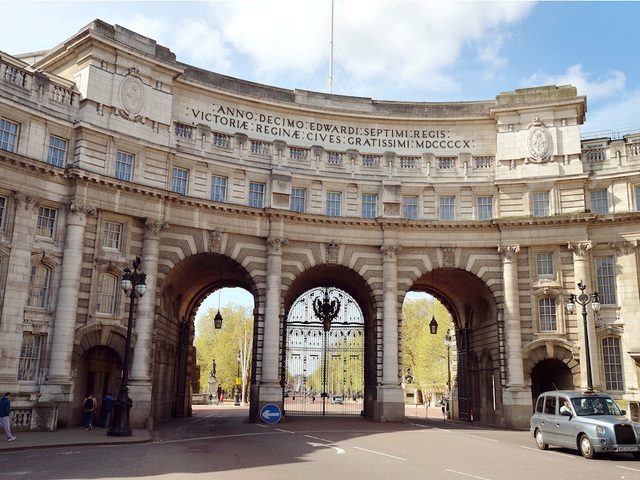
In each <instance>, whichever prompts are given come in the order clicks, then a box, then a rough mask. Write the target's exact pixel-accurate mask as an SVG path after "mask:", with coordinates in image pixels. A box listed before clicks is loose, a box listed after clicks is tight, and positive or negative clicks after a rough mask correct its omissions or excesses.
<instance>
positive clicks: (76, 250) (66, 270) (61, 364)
mask: <svg viewBox="0 0 640 480" xmlns="http://www.w3.org/2000/svg"><path fill="white" fill-rule="evenodd" d="M95 213H96V210H95V208H91V207H87V206H85V205H77V204H75V203H72V204H71V205H69V207H68V213H67V225H66V227H67V228H66V237H65V245H64V253H63V257H62V267H61V269H60V288H59V289H58V300H57V304H56V305H57V307H56V313H55V318H54V321H53V335H52V339H51V350H50V352H51V358H50V363H49V374H48V375H47V380H46V382H45V383H46V384H49V385H60V387H59V388H60V389H59V390H58V391H57V392H51V393H62V394H67V393H70V390H67V389H70V386H71V356H72V353H73V339H74V332H75V328H76V315H77V310H78V294H79V293H80V274H81V269H82V254H83V252H84V233H85V227H86V225H87V215H95ZM69 400H70V399H69Z"/></svg>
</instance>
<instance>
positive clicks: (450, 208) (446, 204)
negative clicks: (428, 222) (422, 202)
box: [440, 197, 456, 220]
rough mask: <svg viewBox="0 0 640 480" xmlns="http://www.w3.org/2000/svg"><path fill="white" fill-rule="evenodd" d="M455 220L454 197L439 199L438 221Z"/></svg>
mask: <svg viewBox="0 0 640 480" xmlns="http://www.w3.org/2000/svg"><path fill="white" fill-rule="evenodd" d="M455 219H456V197H440V220H455Z"/></svg>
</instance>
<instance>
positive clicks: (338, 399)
mask: <svg viewBox="0 0 640 480" xmlns="http://www.w3.org/2000/svg"><path fill="white" fill-rule="evenodd" d="M343 402H344V400H343V399H342V395H331V403H336V404H338V405H342V403H343Z"/></svg>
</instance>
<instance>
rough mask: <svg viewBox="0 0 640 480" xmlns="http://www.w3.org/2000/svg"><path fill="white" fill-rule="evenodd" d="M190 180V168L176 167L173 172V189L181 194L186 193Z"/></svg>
mask: <svg viewBox="0 0 640 480" xmlns="http://www.w3.org/2000/svg"><path fill="white" fill-rule="evenodd" d="M188 182H189V170H186V169H184V168H176V167H174V168H173V172H172V174H171V191H172V192H175V193H179V194H180V195H186V194H187V183H188Z"/></svg>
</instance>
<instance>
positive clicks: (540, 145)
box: [528, 127, 551, 161]
mask: <svg viewBox="0 0 640 480" xmlns="http://www.w3.org/2000/svg"><path fill="white" fill-rule="evenodd" d="M528 144H529V152H531V155H532V156H533V158H535V159H536V160H538V161H541V160H543V159H545V158H546V157H548V156H549V152H550V151H551V135H550V134H549V132H548V131H547V130H546V129H545V128H543V127H533V128H532V129H531V130H530V131H529V141H528Z"/></svg>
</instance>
